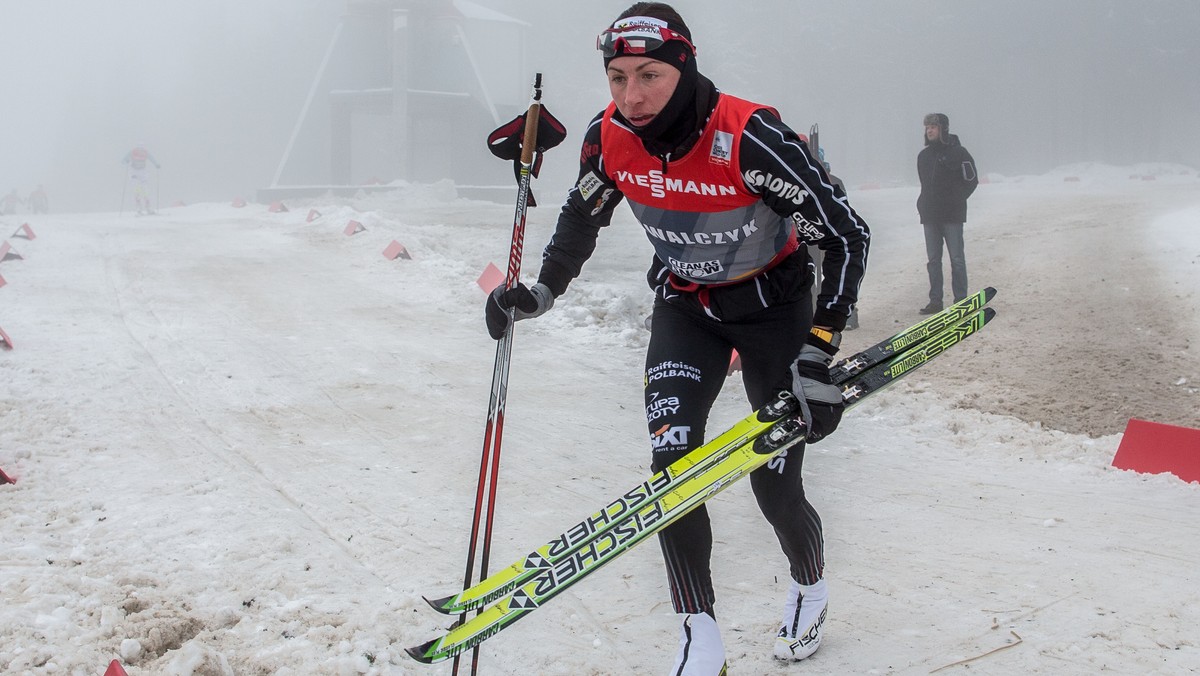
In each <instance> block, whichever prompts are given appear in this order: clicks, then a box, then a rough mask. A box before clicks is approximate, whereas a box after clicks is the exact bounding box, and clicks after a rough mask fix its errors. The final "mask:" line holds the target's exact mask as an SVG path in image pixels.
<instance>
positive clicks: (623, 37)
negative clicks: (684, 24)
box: [596, 24, 696, 59]
mask: <svg viewBox="0 0 1200 676" xmlns="http://www.w3.org/2000/svg"><path fill="white" fill-rule="evenodd" d="M671 40H679V41H680V42H682V43H683V44H685V45H687V46H688V49H689V50H691V52H692V54H695V53H696V47H695V46H694V45H692V43H691V41H689V40H688V39H687V38H685V37H683V36H682V35H680V34H679V33H676V32H675V31H673V30H671V29H670V28H662V27H658V26H648V25H646V24H630V25H627V26H620V27H616V28H609V29H608V30H606V31H604V32H603V33H601V34H600V35H598V36H597V37H596V49H598V50H600V53H602V54H603V55H604V58H606V59H611V58H612V57H614V56H616V55H617V52H618V51H620V48H621V46H622V45H623V46H624V53H625V54H645V53H646V52H652V51H654V50H656V49H658V48H659V47H662V46H663V45H664V44H666V43H667V42H670V41H671Z"/></svg>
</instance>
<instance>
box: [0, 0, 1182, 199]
mask: <svg viewBox="0 0 1200 676" xmlns="http://www.w3.org/2000/svg"><path fill="white" fill-rule="evenodd" d="M373 4H377V3H375V2H369V1H368V2H361V1H360V2H349V3H348V2H347V0H243V1H234V0H204V1H200V0H176V1H172V2H169V3H163V2H158V1H155V0H110V1H108V2H103V3H98V2H94V0H54V1H39V2H26V1H19V0H3V7H4V13H3V16H4V20H3V22H2V23H0V62H2V63H3V68H2V69H0V95H2V99H0V100H2V103H0V106H2V107H0V191H3V192H5V193H7V192H8V191H9V190H11V189H13V188H16V189H17V190H18V192H19V193H20V194H21V195H22V196H24V195H26V194H27V193H28V192H29V191H31V190H32V189H33V188H35V187H36V186H37V185H38V184H44V185H45V186H46V189H47V191H48V192H49V195H50V205H51V209H52V210H56V211H59V210H96V211H115V210H117V209H119V208H120V207H121V206H122V204H124V206H125V207H126V208H128V207H129V204H130V202H129V200H130V197H129V196H128V195H125V197H124V200H123V199H122V194H123V191H125V189H126V188H127V185H126V180H127V179H126V175H125V172H124V170H123V168H122V166H121V164H120V162H121V159H122V158H123V157H124V156H125V153H126V152H128V151H129V149H130V148H131V147H132V146H133V145H134V144H135V143H138V142H142V143H145V144H146V146H147V147H148V149H149V150H150V152H151V153H153V155H154V156H155V157H156V158H157V159H158V160H159V161H160V162H161V163H162V169H161V170H160V171H158V172H157V173H155V174H154V175H153V177H152V179H151V180H152V183H153V185H152V190H153V191H154V192H155V196H156V198H157V200H158V201H159V203H160V205H162V206H166V205H167V204H169V203H171V202H174V201H176V200H180V201H184V202H187V203H192V202H198V201H225V200H228V199H230V198H232V197H234V196H237V195H244V196H246V197H247V198H248V199H249V198H252V197H253V195H254V193H255V191H256V190H258V189H260V188H264V187H267V186H270V185H271V184H272V183H273V182H274V180H275V177H276V174H277V172H279V171H280V170H281V161H282V159H283V158H284V156H285V154H286V153H289V148H291V152H290V154H289V163H288V164H287V166H286V171H283V172H282V181H281V182H282V183H285V184H306V185H307V184H313V185H322V184H329V183H333V182H335V181H334V180H333V177H331V175H330V169H329V165H330V159H329V146H330V143H331V140H330V135H331V134H330V125H329V121H328V120H329V117H328V115H329V114H328V110H329V99H330V97H329V90H330V89H337V88H345V87H347V86H349V87H360V88H365V87H371V86H376V85H377V84H378V83H376V82H371V81H367V80H370V78H368V77H366V74H373V73H379V72H381V71H387V70H389V64H387V63H380V61H382V60H386V59H387V58H389V57H388V55H387V53H386V51H384V52H381V51H380V50H378V49H366V48H363V46H364V44H363V41H362V40H355V39H347V38H345V37H344V38H343V39H342V41H341V43H340V45H339V47H338V49H337V50H335V51H336V53H335V54H333V55H332V62H333V63H334V64H335V66H336V68H335V69H334V70H336V72H338V73H341V79H340V80H338V81H336V82H335V81H333V80H332V79H330V77H326V78H325V79H324V80H322V81H320V82H319V83H318V86H317V87H316V88H315V91H313V96H312V99H311V106H310V107H309V108H308V111H309V113H308V116H307V118H306V122H305V124H304V125H301V126H300V127H298V126H297V125H298V122H299V121H300V120H301V112H302V111H303V110H305V104H306V101H308V100H309V96H310V89H312V88H313V85H314V81H315V80H316V76H317V74H318V72H319V71H321V68H322V64H323V62H324V61H325V56H326V52H327V50H329V48H330V45H331V43H332V42H333V38H334V36H335V34H336V33H337V30H338V25H339V22H340V21H341V19H342V17H343V16H345V15H346V13H347V11H348V8H349V7H351V6H353V5H358V6H362V5H373ZM384 4H391V5H394V6H398V7H399V6H408V7H410V8H418V9H419V8H425V9H428V8H430V7H435V8H436V7H439V6H441V5H444V4H445V3H444V2H439V1H438V0H411V1H410V2H403V1H402V0H396V1H394V2H391V3H388V2H387V1H386V0H384ZM474 4H475V5H476V6H478V7H482V8H486V9H488V10H494V11H496V12H501V13H503V14H505V15H508V16H510V17H512V18H513V19H516V20H518V21H520V22H524V24H526V27H525V38H524V40H523V41H521V40H510V41H509V42H511V43H512V44H509V45H505V44H503V42H504V41H502V40H490V41H489V40H487V39H486V37H481V36H480V35H479V32H478V31H476V32H475V33H467V35H470V36H471V37H470V38H468V41H470V43H471V44H468V45H467V47H468V50H469V49H471V48H472V47H473V48H474V52H475V53H474V54H473V59H475V61H476V62H483V63H485V64H488V65H490V66H491V71H490V72H492V73H494V72H495V71H496V64H497V63H506V62H510V63H513V64H514V65H513V66H512V70H514V71H521V70H524V71H525V72H524V73H522V72H514V73H512V75H511V76H510V77H508V78H504V80H503V81H500V78H497V77H496V76H494V75H489V76H488V79H489V80H490V81H489V82H483V83H480V84H481V85H482V86H483V87H485V88H488V87H490V88H493V89H495V90H502V91H494V92H493V97H494V98H495V99H496V101H497V105H495V106H493V111H492V113H493V114H492V116H491V117H488V116H484V118H483V119H482V120H479V121H474V122H472V123H471V124H469V125H461V128H453V127H447V126H446V125H445V124H444V122H445V120H444V118H442V117H436V118H435V117H431V118H430V119H428V120H422V119H416V120H414V125H415V127H416V128H417V129H422V128H428V129H429V130H430V132H429V133H428V134H425V135H424V138H422V139H421V140H422V141H423V142H425V143H438V142H440V141H441V140H442V139H445V138H446V137H448V136H451V135H452V136H457V137H459V138H460V139H462V140H463V144H462V145H461V146H455V144H452V143H450V142H449V140H446V141H445V147H446V148H453V153H454V154H455V155H458V156H461V157H459V160H460V163H461V164H467V165H472V166H474V165H478V167H479V171H478V172H472V175H471V176H470V177H464V176H463V175H462V171H461V170H456V171H457V172H458V175H455V176H450V177H451V178H456V179H458V180H459V182H465V183H479V182H481V181H482V182H484V183H496V184H503V183H505V182H506V181H511V173H510V171H509V169H508V168H507V167H504V166H503V165H502V163H498V162H497V161H496V160H494V159H492V158H491V156H490V155H488V154H487V152H486V149H485V148H484V143H483V139H484V136H485V134H486V132H487V131H488V130H489V129H490V126H488V125H490V123H491V122H492V119H493V118H494V117H496V116H500V117H503V116H508V117H511V106H505V105H503V104H504V102H505V101H523V100H525V98H526V97H527V96H528V82H529V81H530V80H531V79H532V75H533V73H534V72H535V71H537V72H541V73H543V76H544V79H545V102H546V104H547V105H548V106H549V108H550V109H551V110H552V111H553V112H554V113H555V114H556V116H558V117H559V118H560V119H561V120H562V121H563V122H564V123H565V124H566V125H567V127H568V130H569V131H570V135H569V137H568V140H567V141H566V143H565V144H564V149H563V150H559V151H556V152H555V153H551V154H549V155H548V157H547V164H546V167H545V169H544V173H543V179H542V182H543V185H544V186H545V187H543V188H542V189H543V190H544V191H551V192H561V190H562V189H565V186H567V185H569V183H570V181H571V180H572V179H573V176H574V172H575V166H576V165H575V161H576V160H575V157H576V152H575V148H576V147H577V145H578V143H579V139H580V134H581V132H582V129H583V127H584V124H585V123H586V122H587V120H589V119H590V118H591V116H592V115H594V114H595V112H597V111H598V110H599V109H600V108H601V107H602V106H603V105H604V104H605V103H606V102H607V100H608V99H607V90H606V86H605V82H604V77H603V74H602V70H601V65H600V60H599V57H598V55H597V54H596V52H595V51H594V37H595V34H596V33H597V32H599V31H600V30H601V29H602V28H604V26H605V24H606V23H607V22H609V21H611V19H612V18H613V17H615V16H616V14H618V13H619V12H620V11H621V10H622V9H624V8H625V7H626V6H627V4H628V3H625V2H621V3H573V2H561V1H557V0H476V2H475V3H474ZM673 4H674V6H675V7H676V8H677V9H678V10H679V11H680V12H681V13H682V14H683V16H684V18H685V19H686V20H687V22H688V24H689V26H690V28H691V31H692V33H693V37H694V39H695V43H696V45H697V47H698V50H699V56H698V59H699V65H700V70H701V72H702V73H704V74H706V75H707V76H709V77H710V78H711V79H712V80H713V81H714V82H715V83H716V84H717V86H718V87H720V88H722V89H723V90H724V91H727V92H729V93H733V94H737V95H739V96H742V97H745V98H750V99H753V100H757V101H759V102H762V103H766V104H770V105H773V106H775V107H777V108H778V109H779V110H780V112H781V114H782V115H783V118H784V120H785V121H787V122H788V123H789V124H791V125H792V126H793V127H794V128H796V129H797V130H800V131H807V130H808V128H809V126H810V125H811V124H813V123H819V124H820V128H821V132H822V133H821V140H822V145H823V146H824V147H825V148H826V151H827V159H828V160H829V161H830V162H831V163H832V165H833V168H834V171H835V172H836V173H838V174H840V175H841V176H842V177H843V178H844V179H846V180H847V182H848V183H849V184H851V185H854V184H856V183H857V184H861V183H867V182H877V183H882V184H896V183H912V182H914V181H915V175H914V174H915V158H916V154H917V152H918V151H919V150H920V147H921V131H922V130H921V118H922V116H923V115H924V114H925V113H928V112H934V111H936V112H944V113H946V114H948V115H949V116H950V120H951V123H950V126H951V132H953V133H957V134H959V135H960V137H961V140H962V142H963V144H964V145H965V146H966V147H967V148H968V149H969V150H970V151H971V152H972V154H973V155H974V156H975V158H976V160H977V162H978V164H979V167H980V169H981V171H983V172H984V173H993V174H1001V175H1022V174H1030V173H1040V172H1044V171H1046V170H1048V169H1051V168H1053V167H1056V166H1060V165H1064V164H1070V163H1076V162H1105V163H1111V164H1117V165H1121V164H1129V163H1134V162H1153V161H1162V162H1176V163H1181V164H1186V165H1190V166H1193V167H1195V166H1198V165H1200V129H1198V125H1197V124H1196V120H1198V119H1200V86H1198V85H1197V77H1196V74H1197V73H1200V51H1198V49H1197V47H1196V42H1197V41H1196V40H1195V36H1196V35H1197V34H1200V3H1196V2H1194V1H1192V0H1157V1H1156V0H1150V1H1148V2H1141V3H1136V4H1135V3H1130V2H1124V1H1120V0H1055V1H1041V0H1013V1H1008V2H994V1H988V2H984V1H981V0H911V1H909V2H903V3H900V2H889V1H886V0H862V1H857V2H844V3H817V2H803V1H796V0H758V1H754V2H745V3H740V4H739V5H738V6H737V8H736V9H735V8H734V4H733V3H729V2H725V1H721V2H718V1H715V0H678V1H677V2H675V3H673ZM387 29H388V27H387V26H381V27H380V30H383V31H385V32H386V30H387ZM352 37H353V36H352ZM414 37H415V36H414ZM426 37H427V38H428V39H430V40H433V41H437V40H439V36H438V35H429V36H426ZM456 41H457V38H455V39H453V40H450V41H448V42H451V43H452V42H456ZM497 43H500V45H499V46H498V45H497ZM444 48H455V45H453V44H432V45H429V46H428V47H426V48H424V49H422V50H419V51H420V52H421V53H423V54H424V55H425V56H426V57H428V58H427V60H426V61H424V62H420V63H416V62H415V59H414V63H413V64H412V65H411V67H412V68H413V69H414V70H415V72H416V73H417V74H420V73H423V72H430V69H433V68H436V67H437V66H438V65H439V64H444V63H446V57H445V56H444V55H445V51H444ZM492 52H498V53H495V54H493V53H492ZM356 60H357V61H356ZM522 62H523V65H522ZM326 72H327V74H328V72H330V71H328V70H327V71H326ZM480 72H488V69H487V68H484V69H482V70H481V71H480ZM354 74H359V75H360V76H361V77H360V78H359V79H360V80H362V81H360V82H358V83H355V82H353V80H354ZM477 79H479V78H477ZM416 110H417V111H419V109H416ZM413 114H414V115H415V114H416V112H414V113H413ZM439 121H440V122H442V124H440V125H439V124H438V122H439ZM426 123H428V127H423V125H425V124H426ZM485 123H486V124H485ZM294 132H295V133H296V138H295V143H294V144H292V145H289V144H290V141H291V140H292V138H293V133H294ZM356 133H357V134H358V136H357V137H356V138H355V139H353V144H354V145H355V148H356V158H361V157H363V155H364V154H363V152H362V151H363V148H362V146H364V145H375V146H380V147H382V146H386V145H387V144H388V143H389V142H390V139H391V138H392V137H391V136H389V132H388V130H387V129H379V125H378V121H376V123H375V127H374V128H372V127H370V126H363V127H356ZM415 142H416V141H415V140H414V143H415ZM376 150H378V149H376ZM369 153H370V149H368V150H367V154H369ZM376 154H377V156H376V157H374V158H373V159H371V158H368V159H371V161H372V162H373V163H374V164H373V165H372V166H370V168H369V169H368V168H365V167H361V166H360V167H356V168H355V169H354V171H353V172H352V182H366V180H367V178H368V177H371V178H379V179H380V180H383V181H384V182H387V181H391V180H395V179H406V178H412V177H413V176H416V175H417V174H415V173H414V174H413V176H406V175H404V173H405V172H404V171H403V170H401V169H398V168H396V167H394V166H393V167H392V171H391V172H390V173H389V172H388V171H387V168H388V164H387V163H388V162H390V161H392V159H394V158H395V157H397V156H400V155H402V154H403V153H402V149H397V148H391V149H388V152H382V151H380V152H377V153H376ZM356 161H359V162H361V161H365V160H356ZM418 162H421V160H419V159H418ZM409 173H413V172H409ZM451 173H453V172H451ZM435 174H436V172H433V173H431V172H429V171H426V172H423V173H422V175H423V176H426V177H428V176H432V175H435ZM481 177H482V178H481ZM553 201H557V200H553Z"/></svg>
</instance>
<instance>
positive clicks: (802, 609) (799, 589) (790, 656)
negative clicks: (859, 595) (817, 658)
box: [775, 580, 829, 661]
mask: <svg viewBox="0 0 1200 676" xmlns="http://www.w3.org/2000/svg"><path fill="white" fill-rule="evenodd" d="M828 605H829V589H828V587H826V586H825V580H817V582H816V584H811V585H802V584H800V583H799V582H796V581H795V580H792V583H791V585H790V586H789V587H788V595H787V598H786V599H785V600H784V604H783V622H782V624H781V625H780V628H779V634H778V636H777V637H776V638H775V658H776V659H780V660H787V661H799V660H802V659H804V658H806V657H808V656H809V655H812V654H813V653H815V652H817V648H819V647H821V628H822V627H823V626H824V624H825V611H826V609H827V607H828Z"/></svg>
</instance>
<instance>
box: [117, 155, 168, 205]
mask: <svg viewBox="0 0 1200 676" xmlns="http://www.w3.org/2000/svg"><path fill="white" fill-rule="evenodd" d="M121 162H122V163H123V164H125V165H126V166H127V167H129V180H130V181H131V182H132V183H133V200H134V202H135V203H136V204H137V212H138V214H139V215H141V214H152V213H154V205H153V204H152V203H151V201H150V189H149V186H148V183H149V180H148V179H149V176H148V173H149V172H148V171H147V167H146V163H147V162H149V163H150V164H153V165H154V168H155V169H161V168H162V165H161V164H159V163H158V160H156V159H154V156H153V155H151V154H150V151H148V150H146V146H145V145H143V144H141V143H139V144H137V145H135V146H134V147H133V150H130V151H129V152H128V153H127V154H126V155H125V159H124V160H122V161H121Z"/></svg>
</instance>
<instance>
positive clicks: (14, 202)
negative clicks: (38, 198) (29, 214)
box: [0, 188, 25, 215]
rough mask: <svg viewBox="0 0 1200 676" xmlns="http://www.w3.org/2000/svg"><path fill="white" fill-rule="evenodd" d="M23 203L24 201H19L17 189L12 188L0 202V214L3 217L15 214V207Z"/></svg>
mask: <svg viewBox="0 0 1200 676" xmlns="http://www.w3.org/2000/svg"><path fill="white" fill-rule="evenodd" d="M24 203H25V200H23V199H21V196H20V195H18V194H17V189H16V188H13V189H12V192H10V193H8V194H7V195H5V196H4V199H3V200H0V213H3V214H5V215H9V214H15V213H17V207H19V206H21V205H22V204H24Z"/></svg>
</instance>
